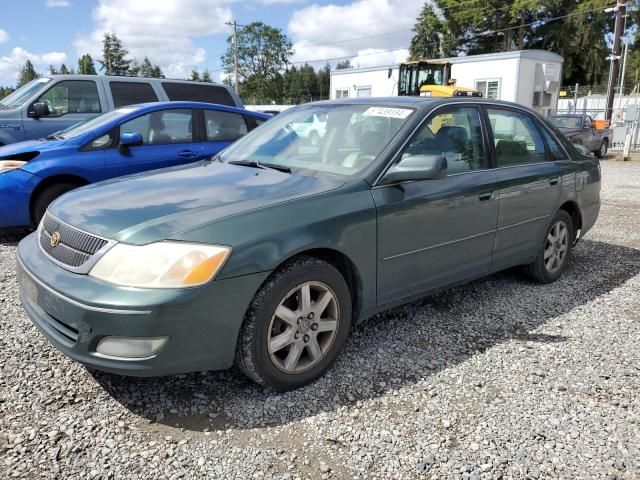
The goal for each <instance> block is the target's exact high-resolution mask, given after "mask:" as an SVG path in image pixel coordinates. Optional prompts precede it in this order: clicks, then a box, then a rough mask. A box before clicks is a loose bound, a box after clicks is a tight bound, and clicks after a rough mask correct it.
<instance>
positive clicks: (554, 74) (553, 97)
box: [331, 50, 564, 114]
mask: <svg viewBox="0 0 640 480" xmlns="http://www.w3.org/2000/svg"><path fill="white" fill-rule="evenodd" d="M439 61H447V62H449V63H451V78H452V79H455V80H456V85H460V86H461V87H470V88H476V89H478V90H480V91H481V92H482V94H483V95H484V96H485V97H488V98H497V99H500V100H508V101H510V102H516V103H519V104H521V105H525V106H527V107H531V108H534V109H536V110H538V111H539V112H540V113H542V114H547V113H548V112H549V110H551V109H552V108H554V107H555V105H556V101H557V99H558V92H559V90H560V81H561V78H562V64H563V62H564V60H563V58H562V57H561V56H560V55H557V54H555V53H551V52H547V51H544V50H517V51H512V52H502V53H488V54H483V55H468V56H465V57H451V58H444V59H439ZM398 73H399V66H398V65H386V66H381V67H371V68H349V69H343V70H332V71H331V98H332V99H336V98H349V97H386V96H395V95H397V94H398Z"/></svg>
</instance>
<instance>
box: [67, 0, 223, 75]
mask: <svg viewBox="0 0 640 480" xmlns="http://www.w3.org/2000/svg"><path fill="white" fill-rule="evenodd" d="M229 3H231V0H136V1H135V2H132V1H131V0H99V4H98V6H97V7H96V8H95V9H94V10H93V21H94V24H95V28H94V30H93V31H92V32H91V34H90V35H89V36H79V37H78V38H76V41H75V43H74V45H75V47H76V50H77V53H78V55H82V54H84V53H90V54H91V55H93V56H95V57H100V55H101V51H102V39H103V36H104V33H105V32H112V33H115V34H116V35H117V36H118V37H119V38H120V39H121V40H122V42H123V44H124V46H125V48H127V49H128V50H129V56H130V57H131V58H134V57H136V58H138V60H139V61H142V59H143V58H144V57H145V56H148V57H149V59H150V60H151V61H152V62H153V63H157V64H159V65H160V67H162V70H163V71H164V73H165V75H166V76H168V77H186V76H187V75H188V74H189V71H190V70H191V68H192V67H193V66H195V65H198V64H200V63H202V62H203V61H204V60H205V58H206V52H205V51H204V49H202V48H196V47H195V46H194V44H193V39H194V38H196V37H205V36H208V35H215V34H221V33H225V34H226V33H228V32H229V27H228V26H226V25H225V22H228V21H230V20H231V19H232V14H231V9H230V8H229V6H228V5H229Z"/></svg>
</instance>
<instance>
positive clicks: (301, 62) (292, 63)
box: [212, 0, 615, 73]
mask: <svg viewBox="0 0 640 480" xmlns="http://www.w3.org/2000/svg"><path fill="white" fill-rule="evenodd" d="M473 1H478V0H470V1H467V2H460V3H458V4H456V5H452V6H450V7H448V8H453V7H454V6H455V7H457V6H460V5H461V4H463V3H471V2H473ZM613 5H615V4H609V5H603V6H601V7H598V8H593V9H590V10H583V11H580V12H572V13H568V14H566V15H559V16H556V17H552V18H548V19H538V20H534V21H532V22H528V23H522V24H520V25H516V26H513V27H507V28H502V29H498V30H489V31H486V32H481V33H478V34H475V35H471V36H469V37H466V38H465V40H466V41H469V40H473V39H476V38H481V37H486V36H489V35H494V34H496V33H504V32H507V31H510V30H518V29H520V28H523V27H529V26H532V25H536V24H539V23H541V22H542V23H543V24H547V23H550V22H554V21H557V20H562V19H564V18H569V17H574V16H578V15H586V14H588V13H592V12H597V11H600V10H602V9H603V8H608V7H610V6H613ZM504 8H505V7H502V8H498V9H494V10H495V11H497V10H502V9H504ZM409 31H412V29H405V30H396V31H393V32H386V33H382V34H377V35H370V36H366V37H359V38H352V39H349V40H346V41H345V40H343V41H336V42H331V43H325V44H310V45H306V46H307V47H320V46H326V45H333V44H338V43H343V42H352V41H357V40H366V39H368V38H374V37H377V36H382V35H390V34H394V33H399V32H409ZM439 43H440V42H431V43H427V44H425V46H435V45H438V44H439ZM401 50H406V47H399V48H390V49H385V50H378V51H375V52H369V53H361V54H357V53H356V54H350V55H343V56H340V57H332V58H319V59H315V60H300V61H297V62H289V65H304V64H307V63H319V62H333V61H338V60H345V59H349V58H353V57H366V56H371V55H379V54H381V53H390V52H398V51H401ZM224 70H225V69H224V68H218V69H215V70H212V73H214V72H221V71H224Z"/></svg>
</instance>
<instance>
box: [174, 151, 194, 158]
mask: <svg viewBox="0 0 640 480" xmlns="http://www.w3.org/2000/svg"><path fill="white" fill-rule="evenodd" d="M196 155H197V153H196V152H194V151H193V150H182V151H181V152H178V156H179V157H188V158H190V157H195V156H196Z"/></svg>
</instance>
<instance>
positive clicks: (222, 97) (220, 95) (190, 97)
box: [162, 82, 236, 107]
mask: <svg viewBox="0 0 640 480" xmlns="http://www.w3.org/2000/svg"><path fill="white" fill-rule="evenodd" d="M162 87H163V88H164V91H165V92H166V93H167V97H169V100H172V101H191V102H206V103H218V104H220V105H230V106H232V107H234V106H235V105H236V104H235V102H234V101H233V98H232V97H231V95H230V94H229V92H228V91H227V89H226V88H224V87H220V86H217V85H211V84H206V83H203V84H193V83H173V82H162Z"/></svg>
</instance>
